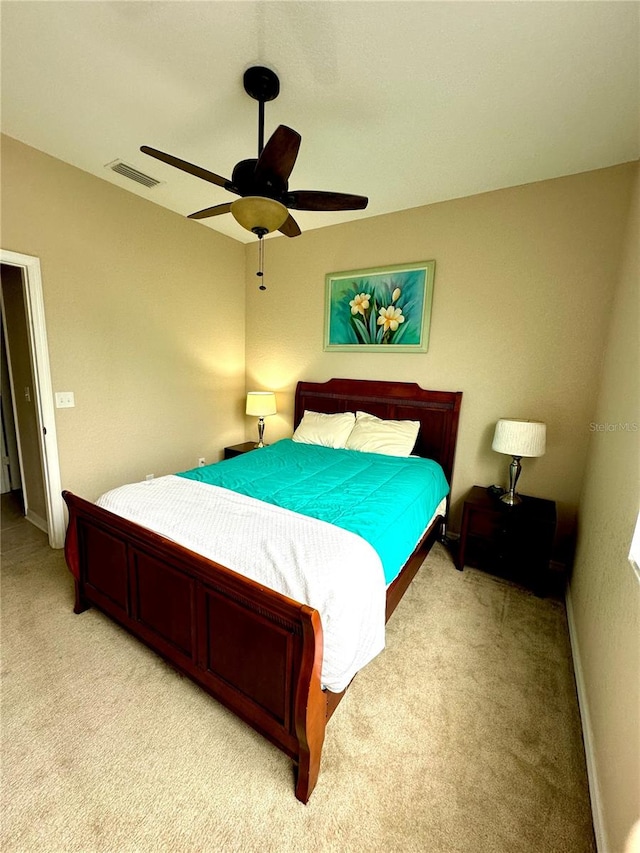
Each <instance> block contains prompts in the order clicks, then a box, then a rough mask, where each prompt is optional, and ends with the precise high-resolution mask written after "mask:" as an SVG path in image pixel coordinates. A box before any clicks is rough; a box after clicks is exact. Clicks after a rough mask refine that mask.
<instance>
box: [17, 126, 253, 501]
mask: <svg viewBox="0 0 640 853" xmlns="http://www.w3.org/2000/svg"><path fill="white" fill-rule="evenodd" d="M2 167H3V173H2V213H3V216H2V248H3V249H5V250H9V251H13V252H20V253H23V254H27V255H34V256H37V257H38V258H39V259H40V262H41V270H42V281H43V291H44V307H45V316H46V323H47V333H48V342H49V355H50V361H51V375H52V382H53V388H54V391H73V392H74V394H75V402H76V406H75V408H72V409H57V410H56V429H57V434H58V445H59V454H60V468H61V476H62V484H63V487H64V488H66V489H70V490H71V491H74V492H76V493H78V494H80V495H83V496H84V497H87V498H90V499H93V498H95V497H97V495H98V494H100V493H101V492H102V491H104V490H105V489H107V488H110V487H113V486H116V485H119V484H121V483H123V482H127V481H132V480H139V479H144V477H145V475H146V474H147V473H153V474H155V475H156V476H158V475H160V474H165V473H168V472H171V471H177V470H181V469H184V468H188V467H193V466H195V465H196V460H197V458H198V457H199V456H205V457H206V458H207V459H208V460H210V461H215V460H217V459H218V458H220V449H221V448H222V447H223V446H224V445H226V444H229V443H233V442H235V441H238V440H239V439H240V438H242V435H243V430H244V427H245V422H244V415H243V411H242V398H243V394H244V387H245V374H244V358H245V354H244V344H245V340H244V314H245V305H244V289H243V281H244V262H245V248H244V246H243V245H241V244H240V243H237V242H236V241H234V240H231V239H229V238H227V237H224V236H222V235H220V234H217V233H215V232H213V231H212V230H211V229H209V228H206V227H203V226H201V225H200V224H198V223H194V222H190V221H188V220H186V219H185V218H184V217H181V216H178V215H177V214H174V213H171V212H169V211H167V210H165V209H163V208H161V207H159V206H158V205H155V204H150V203H149V202H147V201H146V200H144V199H141V198H139V197H138V196H136V195H133V194H132V193H128V192H126V191H125V190H123V189H120V188H118V187H115V186H114V185H112V184H110V183H108V182H106V181H101V180H99V179H98V178H95V177H93V176H91V175H89V174H87V173H85V172H82V171H81V170H79V169H76V168H73V167H71V166H68V165H66V164H65V163H62V162H61V161H59V160H56V159H54V158H52V157H48V156H46V155H44V154H42V153H40V152H38V151H36V150H34V149H32V148H29V147H27V146H25V145H22V144H21V143H19V142H16V141H15V140H12V139H10V138H8V137H6V136H3V137H2ZM150 192H151V191H150Z"/></svg>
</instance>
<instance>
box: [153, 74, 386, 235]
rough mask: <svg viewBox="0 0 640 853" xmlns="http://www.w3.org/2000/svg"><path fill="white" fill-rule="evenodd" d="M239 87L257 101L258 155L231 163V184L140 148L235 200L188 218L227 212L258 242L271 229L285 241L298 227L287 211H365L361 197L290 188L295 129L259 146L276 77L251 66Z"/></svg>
mask: <svg viewBox="0 0 640 853" xmlns="http://www.w3.org/2000/svg"><path fill="white" fill-rule="evenodd" d="M243 83H244V89H245V92H246V93H247V94H248V95H250V97H252V98H253V99H254V100H256V101H258V156H257V158H255V159H249V160H240V162H239V163H236V165H235V166H234V168H233V172H232V174H231V179H230V180H229V179H228V178H223V177H221V176H220V175H216V174H215V173H214V172H210V171H209V170H208V169H203V168H202V167H201V166H195V165H194V164H193V163H188V162H187V161H186V160H180V159H179V158H178V157H174V156H172V155H171V154H165V153H164V152H163V151H158V150H157V149H156V148H150V147H149V146H148V145H143V146H142V147H141V149H140V150H141V151H142V152H144V153H145V154H149V155H150V156H151V157H155V158H156V159H157V160H162V161H163V162H164V163H168V164H169V165H170V166H175V167H176V169H181V170H182V171H183V172H188V173H189V174H191V175H195V176H196V177H197V178H202V179H203V180H205V181H209V182H210V183H212V184H216V185H217V186H219V187H224V189H226V190H228V191H229V192H232V193H235V195H238V196H240V198H239V199H237V200H236V201H232V202H224V203H223V204H216V205H214V206H213V207H206V208H204V210H198V211H196V212H195V213H191V214H189V219H206V218H208V217H210V216H219V215H220V214H222V213H231V214H232V215H233V216H234V218H235V219H236V220H237V221H238V222H239V223H240V225H242V226H243V227H244V228H246V229H247V230H248V231H252V232H253V233H254V234H256V235H257V236H258V238H260V239H261V238H262V237H264V235H265V234H268V233H269V232H270V231H276V230H277V231H281V232H282V233H283V234H286V236H287V237H297V236H298V235H299V234H300V227H299V225H298V223H297V222H296V221H295V219H294V218H293V217H292V216H291V214H290V213H289V208H290V209H292V210H317V211H322V210H362V209H364V208H365V207H366V206H367V204H368V201H369V199H368V198H366V196H361V195H349V194H347V193H335V192H325V191H321V190H289V183H288V182H289V176H290V174H291V172H292V170H293V167H294V164H295V162H296V158H297V156H298V150H299V148H300V142H301V140H302V137H301V136H300V134H299V133H297V132H296V131H295V130H292V129H291V128H290V127H287V126H286V125H284V124H281V125H280V126H279V127H277V128H276V130H275V131H274V133H273V134H272V135H271V137H270V138H269V140H268V141H267V144H266V145H265V144H264V105H265V103H266V101H272V100H274V99H275V98H277V96H278V94H279V92H280V81H279V79H278V76H277V75H276V74H275V72H273V71H272V70H271V69H270V68H264V67H263V66H259V65H258V66H253V67H251V68H248V69H247V71H245V73H244V78H243Z"/></svg>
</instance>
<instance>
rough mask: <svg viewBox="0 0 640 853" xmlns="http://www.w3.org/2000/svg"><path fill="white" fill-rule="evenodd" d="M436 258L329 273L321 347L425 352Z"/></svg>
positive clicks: (326, 348)
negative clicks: (323, 334) (434, 259)
mask: <svg viewBox="0 0 640 853" xmlns="http://www.w3.org/2000/svg"><path fill="white" fill-rule="evenodd" d="M434 267H435V261H421V262H419V263H415V264H401V265H397V266H390V267H376V268H373V269H368V270H353V271H351V272H338V273H329V275H327V277H326V317H325V342H324V348H325V350H342V351H344V350H356V349H358V350H379V351H381V352H391V351H395V352H398V351H405V352H410V351H413V352H426V351H427V348H428V345H429V323H430V320H431V301H432V298H433V274H434Z"/></svg>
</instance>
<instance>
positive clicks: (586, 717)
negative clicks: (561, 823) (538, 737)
mask: <svg viewBox="0 0 640 853" xmlns="http://www.w3.org/2000/svg"><path fill="white" fill-rule="evenodd" d="M565 602H566V607H567V623H568V626H569V640H570V643H571V656H572V658H573V671H574V673H575V678H576V691H577V693H578V708H579V711H580V719H581V721H582V739H583V742H584V753H585V759H586V762H587V779H588V782H589V796H590V797H591V815H592V818H593V831H594V833H595V837H596V847H597V849H598V853H609V851H610V847H609V843H608V840H607V833H606V830H605V825H604V818H603V814H602V797H601V795H600V785H599V782H598V769H597V765H596V758H595V752H594V739H593V729H592V727H591V716H590V714H589V702H588V699H587V690H586V685H585V683H584V675H583V672H582V660H581V657H580V647H579V645H578V636H577V631H576V624H575V619H574V615H573V604H572V601H571V584H570V583H569V584H567V590H566V594H565Z"/></svg>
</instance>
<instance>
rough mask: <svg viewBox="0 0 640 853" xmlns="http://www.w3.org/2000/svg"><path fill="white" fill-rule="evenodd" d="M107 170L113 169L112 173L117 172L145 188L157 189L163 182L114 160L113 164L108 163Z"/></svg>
mask: <svg viewBox="0 0 640 853" xmlns="http://www.w3.org/2000/svg"><path fill="white" fill-rule="evenodd" d="M105 168H106V169H111V171H112V172H117V173H118V174H119V175H122V176H123V177H125V178H129V180H131V181H135V182H136V183H137V184H142V185H143V186H144V187H157V186H158V184H159V183H161V181H158V180H156V179H155V178H152V177H151V176H150V175H145V173H144V172H141V171H140V170H139V169H134V168H133V166H129V164H128V163H123V162H122V160H114V161H113V163H107V165H106V166H105Z"/></svg>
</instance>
